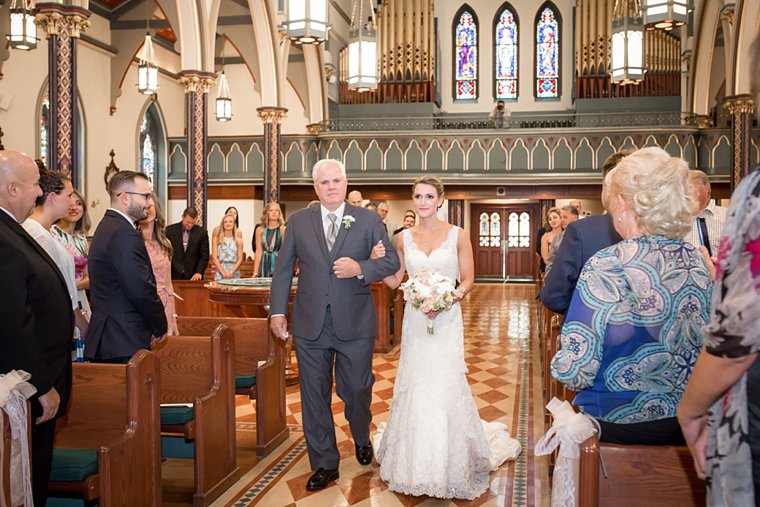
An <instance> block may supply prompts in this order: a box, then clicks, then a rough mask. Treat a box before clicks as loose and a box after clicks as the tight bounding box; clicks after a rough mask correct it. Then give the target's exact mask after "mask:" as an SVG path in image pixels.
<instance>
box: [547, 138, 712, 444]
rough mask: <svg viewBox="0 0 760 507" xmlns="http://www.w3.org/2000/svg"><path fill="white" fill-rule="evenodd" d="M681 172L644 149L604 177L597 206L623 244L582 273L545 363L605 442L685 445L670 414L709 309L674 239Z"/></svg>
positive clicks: (702, 275) (682, 219)
mask: <svg viewBox="0 0 760 507" xmlns="http://www.w3.org/2000/svg"><path fill="white" fill-rule="evenodd" d="M688 172H689V168H688V165H687V164H686V162H684V161H683V160H681V159H678V158H674V157H671V156H670V155H668V154H667V152H665V151H664V150H662V149H661V148H644V149H641V150H638V151H637V152H635V153H633V154H632V155H630V156H628V157H626V158H624V159H623V160H622V161H621V162H620V163H619V164H618V165H617V167H616V168H615V169H613V170H612V171H611V172H610V173H609V174H608V175H607V177H606V178H605V188H604V190H603V192H604V193H606V198H604V199H603V201H605V202H606V203H607V206H608V208H607V209H608V211H609V213H610V216H611V217H612V221H613V224H614V226H615V229H616V230H617V231H618V233H620V235H621V236H622V238H623V241H621V242H620V243H618V244H617V245H614V246H611V247H608V248H605V249H603V250H601V251H600V252H598V253H596V254H595V255H593V256H592V257H591V258H590V259H589V260H588V262H587V263H586V266H585V267H584V268H583V271H582V272H581V276H580V279H579V281H578V286H577V287H576V289H575V293H574V294H573V299H572V302H571V303H570V308H569V309H568V311H567V316H566V318H565V323H564V325H563V326H562V333H561V335H560V341H561V349H560V350H559V352H557V354H556V355H555V356H554V359H553V360H552V363H551V372H552V375H554V377H556V378H557V380H559V381H560V382H562V383H563V384H565V385H566V386H567V387H568V388H570V389H572V390H574V391H576V392H577V394H576V396H575V400H574V404H575V405H577V406H578V407H580V409H581V410H582V411H583V412H585V413H586V414H588V415H590V416H592V417H595V418H596V419H597V420H598V421H599V423H600V425H601V435H600V439H601V440H602V441H604V442H613V443H621V444H660V445H683V444H684V440H683V435H682V434H681V431H680V428H679V427H678V422H677V421H676V418H675V415H676V407H677V406H678V403H679V402H680V401H681V396H682V394H683V390H684V388H685V387H686V382H687V381H688V379H689V375H690V374H691V369H692V367H693V366H694V363H695V362H696V360H697V356H698V355H699V351H700V349H701V347H702V341H703V333H702V326H704V325H705V323H706V322H707V318H708V311H709V301H710V273H709V271H708V268H707V264H706V263H705V259H704V257H703V256H702V254H701V253H700V252H699V251H698V250H697V249H696V248H694V247H693V246H692V245H690V244H689V243H686V242H684V241H683V240H682V239H681V238H683V237H684V235H685V234H686V232H687V231H688V229H689V227H690V224H691V216H692V215H691V213H692V211H693V210H694V206H695V197H694V194H693V192H692V190H691V188H690V186H689V183H688Z"/></svg>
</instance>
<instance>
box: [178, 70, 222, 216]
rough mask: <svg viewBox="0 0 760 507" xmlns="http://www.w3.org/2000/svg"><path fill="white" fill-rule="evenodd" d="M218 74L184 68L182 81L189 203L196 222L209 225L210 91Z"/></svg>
mask: <svg viewBox="0 0 760 507" xmlns="http://www.w3.org/2000/svg"><path fill="white" fill-rule="evenodd" d="M214 81H215V75H214V74H212V73H209V72H202V71H198V70H183V71H182V72H180V73H179V82H180V83H181V84H182V85H183V86H184V87H185V132H186V135H187V205H188V206H192V207H193V208H195V209H196V210H198V219H197V223H198V225H201V226H205V227H207V226H208V217H207V208H208V207H207V203H208V182H207V178H206V174H207V172H208V170H207V165H208V157H207V151H208V148H207V146H206V139H207V125H208V117H207V116H208V115H207V111H208V107H207V104H206V103H207V101H208V92H209V89H210V88H211V87H212V86H213V85H214Z"/></svg>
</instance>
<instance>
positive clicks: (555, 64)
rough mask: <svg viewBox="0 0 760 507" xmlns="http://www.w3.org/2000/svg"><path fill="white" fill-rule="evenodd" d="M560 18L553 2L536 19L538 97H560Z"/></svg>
mask: <svg viewBox="0 0 760 507" xmlns="http://www.w3.org/2000/svg"><path fill="white" fill-rule="evenodd" d="M560 22H561V20H560V17H559V11H558V10H557V8H556V7H555V6H554V4H552V3H551V2H547V3H545V4H544V5H542V6H541V8H540V9H539V10H538V16H537V17H536V97H537V98H540V99H553V98H558V97H559V87H560V79H559V78H560V75H559V66H560V54H559V41H560Z"/></svg>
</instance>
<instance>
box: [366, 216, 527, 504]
mask: <svg viewBox="0 0 760 507" xmlns="http://www.w3.org/2000/svg"><path fill="white" fill-rule="evenodd" d="M459 231H461V229H459V228H458V227H452V228H451V230H450V231H449V234H448V236H447V238H446V240H445V241H444V242H443V243H442V244H441V245H440V246H439V247H438V248H436V249H435V250H434V251H432V252H431V253H430V255H429V256H428V255H426V254H425V253H424V252H423V251H422V250H420V249H419V248H418V247H417V245H415V244H414V242H413V241H412V236H411V232H410V230H408V229H407V230H404V231H403V232H402V233H401V234H402V235H403V241H404V254H405V259H406V261H405V262H406V270H407V273H408V274H409V276H410V277H413V276H414V275H415V274H416V273H417V272H418V271H419V270H420V269H422V268H428V269H437V270H440V271H442V272H443V273H444V274H445V275H446V276H448V277H449V278H451V279H452V280H455V279H456V278H457V275H458V272H459V269H458V268H459V261H458V256H457V237H458V234H459ZM427 325H428V323H427V317H426V316H425V315H424V314H423V313H422V312H420V311H419V310H415V309H413V308H411V306H410V305H408V304H407V305H406V308H405V310H404V322H403V331H402V341H401V343H402V350H401V357H400V360H399V367H398V373H397V375H396V381H395V384H394V387H393V401H392V403H391V410H390V417H389V419H388V421H387V423H385V422H383V423H381V424H380V425H379V426H378V431H377V433H376V434H375V436H374V445H375V449H377V461H378V463H380V478H381V479H382V480H383V481H385V482H386V483H387V484H388V487H389V489H390V490H392V491H396V492H399V493H404V494H408V495H428V496H433V497H438V498H463V499H470V500H471V499H474V498H477V497H478V496H480V495H481V494H483V493H484V492H485V491H486V489H487V488H488V484H489V478H488V474H489V472H490V471H492V470H495V469H496V468H498V467H499V465H501V464H502V463H503V462H504V461H506V460H507V459H514V458H515V457H517V455H518V454H519V453H520V444H519V443H518V442H517V441H516V440H514V439H512V438H510V436H509V432H508V431H507V428H506V426H505V425H504V424H502V423H496V422H490V423H489V422H485V421H481V420H480V417H479V415H478V409H477V407H476V405H475V400H474V399H473V397H472V393H471V392H470V386H469V384H468V383H467V378H466V376H465V374H466V373H467V365H466V363H465V361H464V331H463V324H462V311H461V307H460V305H459V304H455V305H454V306H453V307H452V308H451V309H450V310H448V311H445V312H442V313H440V314H439V315H438V316H437V317H436V319H435V321H434V334H432V335H431V334H429V333H428V332H427Z"/></svg>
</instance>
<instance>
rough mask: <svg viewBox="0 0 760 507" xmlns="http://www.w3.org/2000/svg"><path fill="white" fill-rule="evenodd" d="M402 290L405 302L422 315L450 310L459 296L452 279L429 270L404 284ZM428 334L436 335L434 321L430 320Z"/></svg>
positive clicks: (423, 270)
mask: <svg viewBox="0 0 760 507" xmlns="http://www.w3.org/2000/svg"><path fill="white" fill-rule="evenodd" d="M401 289H402V290H403V291H404V301H407V302H409V303H410V304H411V305H412V308H414V309H416V310H419V311H421V312H422V313H428V312H442V311H445V310H448V309H449V308H451V306H452V305H453V304H454V302H455V301H456V298H457V297H458V296H459V294H458V292H457V290H456V288H455V286H454V282H453V281H452V280H451V278H449V277H448V276H446V275H444V274H443V273H441V272H440V271H433V270H429V269H427V268H425V269H421V270H420V271H419V272H418V273H417V274H416V275H415V276H414V278H410V279H409V280H407V281H406V282H404V283H403V284H402V285H401ZM427 332H428V334H435V329H434V328H433V320H432V319H428V323H427Z"/></svg>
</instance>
